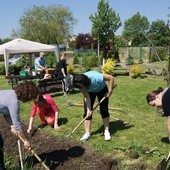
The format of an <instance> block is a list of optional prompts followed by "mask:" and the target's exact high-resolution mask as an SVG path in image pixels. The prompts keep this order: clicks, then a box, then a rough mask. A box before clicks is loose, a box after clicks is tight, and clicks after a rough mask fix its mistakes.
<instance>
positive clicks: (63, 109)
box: [0, 76, 169, 170]
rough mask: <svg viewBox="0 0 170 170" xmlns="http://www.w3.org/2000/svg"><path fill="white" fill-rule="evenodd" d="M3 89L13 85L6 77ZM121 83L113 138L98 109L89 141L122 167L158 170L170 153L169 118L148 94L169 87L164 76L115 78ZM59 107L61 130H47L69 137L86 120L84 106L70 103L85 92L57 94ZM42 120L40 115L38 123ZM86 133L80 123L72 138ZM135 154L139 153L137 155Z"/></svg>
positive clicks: (25, 113) (25, 115)
mask: <svg viewBox="0 0 170 170" xmlns="http://www.w3.org/2000/svg"><path fill="white" fill-rule="evenodd" d="M0 80H1V81H0V82H1V83H0V84H1V89H9V88H10V86H9V85H8V84H7V82H6V81H5V78H4V77H3V76H1V77H0ZM115 83H116V84H117V85H118V86H117V87H116V88H115V89H114V91H113V94H112V96H111V97H110V104H109V106H111V107H113V108H121V110H116V109H115V110H112V111H111V110H110V111H111V116H110V131H111V135H112V140H111V141H109V142H106V141H104V136H103V126H102V120H101V117H100V115H99V114H98V112H97V111H95V112H94V113H93V122H92V139H90V140H88V141H87V142H86V144H88V145H90V146H92V147H93V148H94V149H95V150H96V151H97V152H99V153H102V154H103V155H105V156H111V157H112V158H114V159H116V160H118V161H119V163H120V169H124V170H130V169H135V167H136V169H138V168H139V166H141V165H143V166H144V167H145V168H144V169H148V170H151V169H154V168H155V167H156V166H157V165H158V163H159V162H160V161H161V160H162V158H163V157H165V156H166V155H167V154H168V152H169V144H168V143H165V142H163V139H165V138H166V137H167V127H166V120H165V118H163V117H161V116H159V115H158V114H157V113H156V110H155V108H153V107H149V106H148V105H147V103H146V94H147V93H148V92H150V91H151V90H153V89H156V88H157V87H159V86H162V87H166V84H167V83H166V81H165V80H164V77H157V76H149V77H147V78H144V79H132V78H131V77H128V76H119V77H115ZM54 99H55V101H56V103H57V105H58V107H59V113H60V115H59V117H60V118H59V123H60V124H61V129H60V130H59V131H54V130H51V128H50V127H49V128H48V127H47V128H45V129H44V132H45V133H51V135H54V136H58V137H61V138H63V139H65V140H68V138H67V135H68V134H70V133H71V132H72V130H73V129H74V128H75V127H76V126H77V125H78V124H79V122H80V121H81V120H82V115H83V107H78V106H69V107H68V106H67V103H68V102H76V103H82V102H83V97H82V94H81V93H79V91H77V92H76V93H72V94H71V95H70V96H67V97H64V96H61V95H60V94H59V93H55V97H54ZM31 104H32V103H31V102H30V103H25V104H23V103H21V118H22V120H23V121H24V122H26V123H27V124H28V121H29V115H30V111H31ZM114 117H116V118H118V119H120V120H122V121H126V122H128V123H129V126H124V125H123V123H122V121H117V120H115V119H114ZM39 123H40V121H39V118H38V117H36V120H35V124H34V125H35V126H36V125H38V124H39ZM83 134H84V125H82V126H80V127H79V128H78V129H77V130H76V131H75V132H74V133H73V134H72V136H71V137H70V139H71V140H75V141H79V139H80V138H81V137H82V135H83ZM151 149H155V150H154V151H153V152H152V153H151V154H146V153H145V151H146V150H151ZM132 153H135V154H137V156H135V157H134V155H133V154H132Z"/></svg>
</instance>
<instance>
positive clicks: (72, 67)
mask: <svg viewBox="0 0 170 170" xmlns="http://www.w3.org/2000/svg"><path fill="white" fill-rule="evenodd" d="M74 69H75V67H74V65H72V64H69V65H68V66H67V72H68V73H69V74H73V73H74Z"/></svg>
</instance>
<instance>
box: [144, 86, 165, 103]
mask: <svg viewBox="0 0 170 170" xmlns="http://www.w3.org/2000/svg"><path fill="white" fill-rule="evenodd" d="M163 90H164V89H163V88H162V87H158V89H157V90H153V91H151V92H150V93H148V94H147V95H146V100H147V103H149V102H151V101H153V100H155V98H156V95H158V94H159V93H160V92H162V91H163Z"/></svg>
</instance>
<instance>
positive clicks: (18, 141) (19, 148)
mask: <svg viewBox="0 0 170 170" xmlns="http://www.w3.org/2000/svg"><path fill="white" fill-rule="evenodd" d="M17 143H18V151H19V158H20V166H21V169H22V170H23V169H24V167H23V161H22V153H21V143H20V140H19V139H18V140H17Z"/></svg>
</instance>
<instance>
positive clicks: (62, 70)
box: [61, 68, 66, 77]
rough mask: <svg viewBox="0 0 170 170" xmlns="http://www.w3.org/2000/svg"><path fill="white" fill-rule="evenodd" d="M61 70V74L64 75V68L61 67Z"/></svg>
mask: <svg viewBox="0 0 170 170" xmlns="http://www.w3.org/2000/svg"><path fill="white" fill-rule="evenodd" d="M61 72H62V74H63V77H66V73H65V72H64V68H62V69H61Z"/></svg>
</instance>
